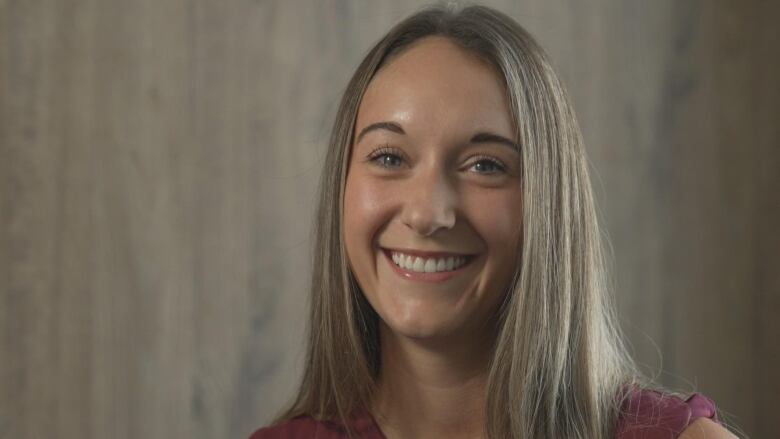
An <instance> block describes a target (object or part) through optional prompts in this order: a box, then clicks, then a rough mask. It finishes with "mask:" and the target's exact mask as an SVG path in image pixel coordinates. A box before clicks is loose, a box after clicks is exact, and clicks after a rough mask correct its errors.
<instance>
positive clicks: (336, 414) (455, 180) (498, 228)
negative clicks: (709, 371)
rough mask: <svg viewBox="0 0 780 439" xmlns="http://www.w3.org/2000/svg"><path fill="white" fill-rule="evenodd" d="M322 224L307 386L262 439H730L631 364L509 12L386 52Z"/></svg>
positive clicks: (565, 147) (365, 65) (549, 98)
mask: <svg viewBox="0 0 780 439" xmlns="http://www.w3.org/2000/svg"><path fill="white" fill-rule="evenodd" d="M316 224H317V226H316V252H315V264H314V267H315V269H314V275H313V282H312V302H311V319H310V322H309V324H310V332H309V345H308V356H307V362H306V366H305V367H306V369H305V373H304V376H303V381H302V384H301V387H300V390H299V392H298V395H297V398H296V399H295V401H294V403H293V404H292V406H291V407H290V408H289V409H288V410H286V411H285V412H283V414H282V415H281V416H279V418H278V419H277V420H276V422H274V424H273V426H271V427H268V428H264V429H261V430H259V431H257V432H256V433H255V434H254V435H253V436H252V438H253V439H262V438H283V437H307V438H308V437H317V438H341V437H348V436H353V437H368V438H382V437H386V438H389V439H392V438H460V437H464V438H465V437H469V438H475V437H490V438H528V439H531V438H534V439H536V438H539V439H541V438H547V439H553V438H555V439H559V438H583V439H584V438H589V439H593V438H613V437H617V438H624V439H627V438H634V437H636V438H638V437H642V438H673V437H680V438H687V439H695V438H704V437H706V438H708V439H717V438H732V437H734V436H733V435H731V433H729V432H728V431H727V430H726V429H725V428H723V427H722V426H720V425H719V423H718V419H717V416H716V412H715V406H714V405H713V403H712V402H711V401H710V400H708V399H707V398H705V397H703V396H701V395H698V394H696V395H693V396H692V397H690V398H688V399H682V398H679V397H677V396H674V395H672V394H668V393H663V392H660V391H656V390H651V389H650V388H649V385H648V384H647V383H646V382H645V381H644V380H643V379H641V377H640V375H639V374H638V373H637V371H636V370H635V367H634V365H633V363H632V361H631V359H630V358H629V357H628V355H626V353H625V350H624V347H623V345H622V343H621V338H620V334H619V332H618V330H617V329H616V327H615V325H614V319H613V314H612V307H611V305H610V302H609V300H608V292H607V289H606V284H605V282H604V267H603V266H604V263H603V261H602V250H601V243H600V238H599V229H598V225H597V222H596V214H595V209H594V205H593V197H592V194H591V189H590V182H589V177H588V172H587V165H586V161H585V158H584V151H583V146H582V139H581V135H580V131H579V128H578V126H577V123H576V120H575V117H574V114H573V112H572V108H571V105H570V104H569V102H568V100H567V97H566V94H565V92H564V89H563V87H562V85H561V83H560V82H559V79H558V78H557V76H556V75H555V73H554V72H553V70H552V69H551V67H550V64H549V62H548V60H547V58H546V56H545V55H544V53H543V51H542V49H541V48H540V47H539V46H538V45H537V43H536V42H535V41H534V40H533V39H532V38H531V36H530V35H529V34H528V33H527V32H526V31H525V30H523V29H522V28H521V27H520V26H519V25H518V24H517V23H516V22H514V21H513V20H512V19H511V18H509V17H507V16H505V15H503V14H501V13H499V12H497V11H495V10H492V9H489V8H486V7H477V6H472V7H467V8H458V7H452V6H439V7H433V8H428V9H425V10H423V11H421V12H419V13H417V14H414V15H412V16H411V17H409V18H407V19H406V20H404V21H403V22H401V23H400V24H398V25H397V26H396V27H395V28H393V29H392V30H391V31H390V32H389V33H388V34H387V35H386V36H385V37H384V38H382V39H381V40H380V41H379V42H378V43H377V44H376V46H374V47H373V49H372V50H371V51H370V52H369V53H368V55H367V56H366V58H365V59H364V60H363V62H362V63H361V64H360V66H359V67H358V69H357V72H355V74H354V76H353V78H352V80H351V81H350V83H349V85H348V87H347V90H346V92H345V94H344V97H343V100H342V102H341V106H340V108H339V111H338V115H337V117H336V121H335V126H334V128H333V132H332V136H331V139H330V147H329V150H328V155H327V159H326V165H325V172H324V174H323V179H322V182H321V198H320V204H319V215H318V218H317V222H316Z"/></svg>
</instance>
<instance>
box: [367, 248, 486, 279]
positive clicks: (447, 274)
mask: <svg viewBox="0 0 780 439" xmlns="http://www.w3.org/2000/svg"><path fill="white" fill-rule="evenodd" d="M381 250H382V253H383V254H384V255H385V258H386V259H387V263H388V264H390V268H391V269H392V270H393V271H394V272H395V273H396V274H398V275H399V276H401V277H402V278H404V279H408V280H412V281H417V282H426V283H442V282H446V281H448V280H450V279H452V278H453V277H455V276H457V275H459V274H461V273H462V272H463V271H465V270H466V269H467V268H468V267H470V266H471V263H472V262H473V261H474V259H475V255H463V254H456V253H441V252H438V253H437V252H420V251H410V252H408V253H407V252H406V251H403V250H395V249H393V250H390V249H386V248H382V249H381ZM393 251H399V252H401V253H406V254H408V255H410V256H411V255H415V256H420V257H427V258H434V257H437V258H440V257H449V256H459V257H465V258H466V263H465V264H463V265H461V266H460V267H459V268H458V269H457V270H453V271H441V272H435V273H418V272H416V271H409V270H406V269H404V268H401V267H399V266H398V265H395V262H393V254H392V252H393Z"/></svg>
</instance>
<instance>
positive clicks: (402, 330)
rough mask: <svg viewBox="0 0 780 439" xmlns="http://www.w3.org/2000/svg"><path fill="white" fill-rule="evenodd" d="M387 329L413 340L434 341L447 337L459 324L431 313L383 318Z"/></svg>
mask: <svg viewBox="0 0 780 439" xmlns="http://www.w3.org/2000/svg"><path fill="white" fill-rule="evenodd" d="M437 317H438V318H437ZM382 320H383V321H384V323H385V325H386V326H387V329H389V330H390V331H392V332H393V333H394V334H396V335H401V336H404V337H407V338H413V339H433V338H440V337H446V336H448V335H450V334H451V333H453V332H454V330H455V329H456V327H457V324H456V323H455V322H453V321H452V319H446V318H444V317H443V316H435V315H431V314H430V313H415V314H413V315H408V314H407V315H405V316H403V315H393V316H387V318H385V317H382Z"/></svg>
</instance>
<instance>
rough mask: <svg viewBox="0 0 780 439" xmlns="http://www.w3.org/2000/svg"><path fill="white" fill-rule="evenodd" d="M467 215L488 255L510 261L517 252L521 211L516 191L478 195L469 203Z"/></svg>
mask: <svg viewBox="0 0 780 439" xmlns="http://www.w3.org/2000/svg"><path fill="white" fill-rule="evenodd" d="M469 211H470V212H471V214H470V217H471V219H472V221H473V222H474V227H475V228H476V229H477V230H478V231H479V234H480V235H481V236H482V238H483V239H484V240H485V241H486V244H487V246H488V249H489V251H490V253H491V254H493V255H495V256H500V257H501V259H504V258H508V259H514V256H516V254H517V252H518V251H519V249H520V239H521V236H522V224H523V209H522V193H521V191H520V189H513V190H511V191H510V190H507V191H496V192H495V193H491V194H489V195H485V194H482V196H481V197H479V199H475V200H472V202H471V203H470V208H469Z"/></svg>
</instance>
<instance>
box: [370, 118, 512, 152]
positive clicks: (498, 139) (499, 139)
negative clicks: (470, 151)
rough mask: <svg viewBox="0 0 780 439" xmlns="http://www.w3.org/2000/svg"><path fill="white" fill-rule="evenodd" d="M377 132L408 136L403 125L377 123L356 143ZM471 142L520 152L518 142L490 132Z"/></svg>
mask: <svg viewBox="0 0 780 439" xmlns="http://www.w3.org/2000/svg"><path fill="white" fill-rule="evenodd" d="M377 130H386V131H391V132H394V133H396V134H406V131H404V129H403V128H401V125H398V124H397V123H395V122H376V123H372V124H371V125H369V126H367V127H365V128H363V129H362V130H361V131H360V134H358V137H357V142H356V143H360V141H361V140H362V139H363V137H365V135H366V134H368V133H370V132H371V131H377ZM470 142H471V143H498V144H501V145H506V146H508V147H510V148H512V149H513V150H515V151H520V145H518V144H517V142H513V141H512V140H510V139H507V138H506V137H504V136H500V135H498V134H494V133H489V132H479V133H477V134H475V135H474V136H473V137H472V138H471V141H470Z"/></svg>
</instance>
